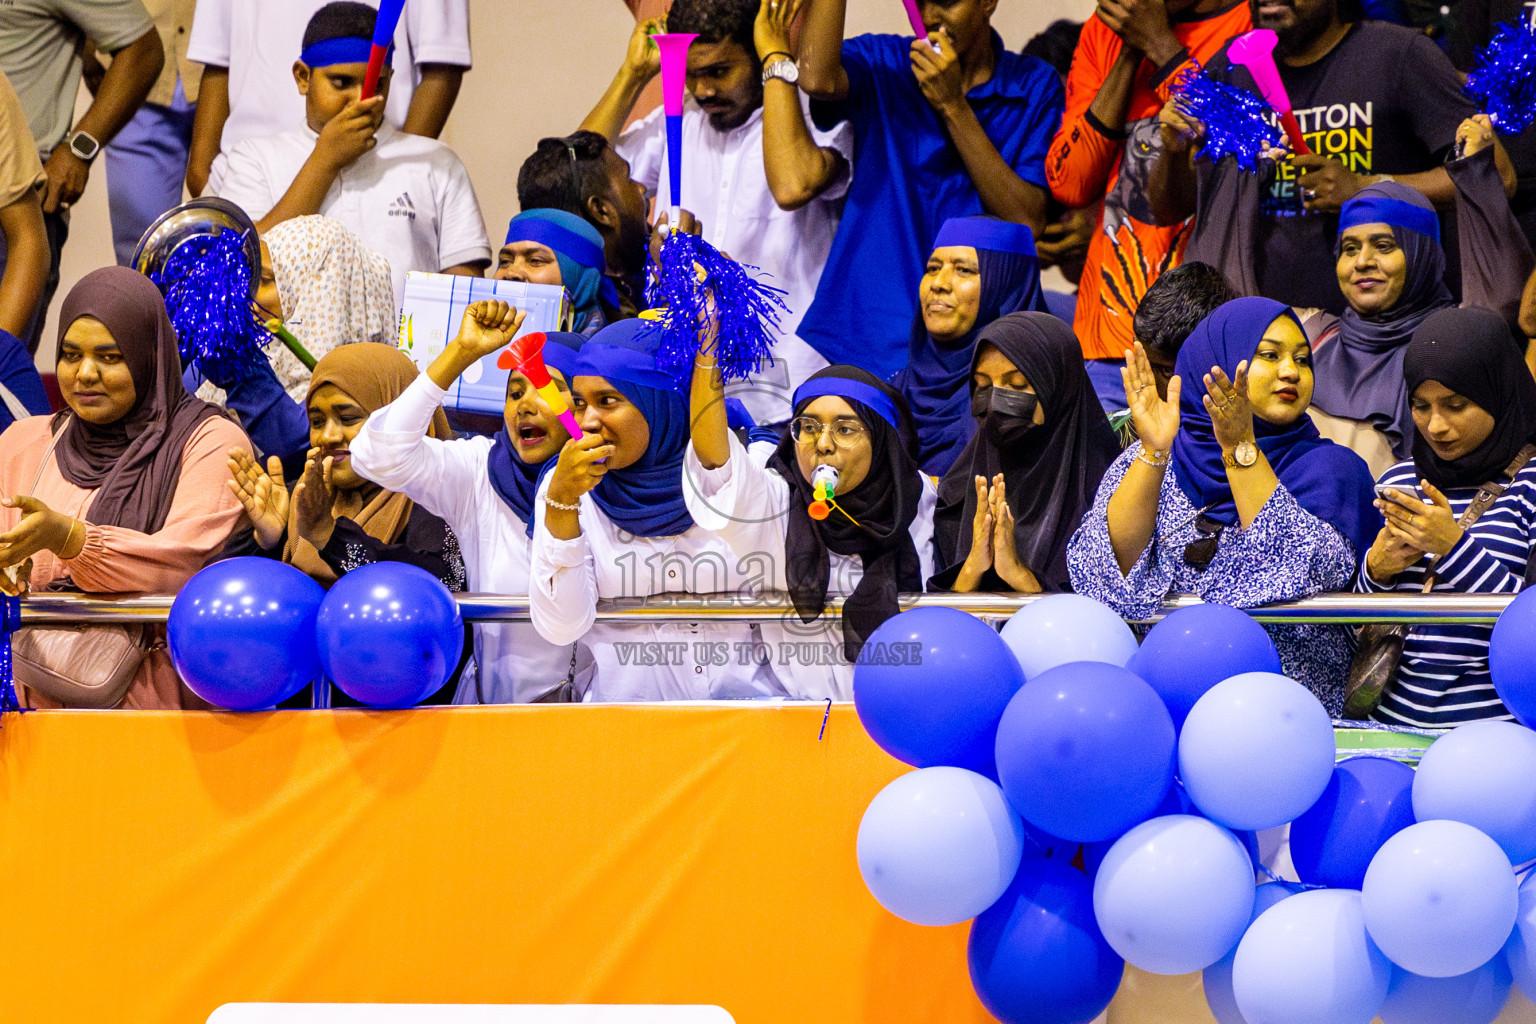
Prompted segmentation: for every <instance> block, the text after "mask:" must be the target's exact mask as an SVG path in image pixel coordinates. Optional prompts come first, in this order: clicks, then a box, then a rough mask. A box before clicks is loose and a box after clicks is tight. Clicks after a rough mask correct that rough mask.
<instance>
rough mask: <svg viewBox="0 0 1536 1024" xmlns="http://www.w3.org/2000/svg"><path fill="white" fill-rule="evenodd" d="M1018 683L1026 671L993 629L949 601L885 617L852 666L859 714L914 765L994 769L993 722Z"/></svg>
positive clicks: (877, 737) (889, 749)
mask: <svg viewBox="0 0 1536 1024" xmlns="http://www.w3.org/2000/svg"><path fill="white" fill-rule="evenodd" d="M874 652H881V653H882V654H888V655H889V656H888V657H880V658H876V657H874ZM1023 685H1024V671H1023V669H1021V668H1019V663H1018V660H1017V659H1015V658H1014V656H1013V654H1012V653H1011V652H1010V651H1009V650H1008V645H1007V644H1005V643H1003V640H1002V638H1001V637H999V636H998V635H997V630H995V629H993V628H992V627H991V626H989V625H987V624H986V623H985V622H982V621H981V620H980V619H978V618H976V617H975V616H974V615H967V614H966V613H965V612H962V611H957V610H955V609H954V608H913V609H911V610H909V611H904V612H902V613H901V614H900V615H896V616H894V617H892V618H890V619H887V620H886V621H885V622H884V623H883V624H882V625H881V626H880V628H879V629H877V630H875V631H874V633H872V634H870V637H869V640H868V642H867V643H866V644H865V645H864V654H863V655H862V656H861V657H860V659H859V661H858V663H856V664H855V665H854V667H853V703H854V706H855V707H857V708H858V711H859V721H861V722H863V723H864V728H865V729H867V730H869V735H870V736H871V737H873V738H874V741H875V742H876V743H878V744H879V745H880V747H881V749H883V750H884V751H885V752H886V753H888V754H890V755H891V756H892V757H894V758H896V759H897V760H898V761H905V762H906V763H907V764H910V765H915V766H916V767H918V768H932V767H934V766H936V765H950V766H952V767H956V768H969V769H970V770H971V771H975V772H981V773H982V774H983V775H990V774H992V773H993V772H994V771H996V769H995V767H994V766H993V763H992V756H993V748H994V746H995V743H996V740H997V722H998V719H1000V718H1002V717H1003V709H1004V708H1006V707H1007V706H1008V701H1009V699H1010V698H1011V697H1012V696H1013V695H1014V694H1015V693H1017V692H1018V689H1019V687H1021V686H1023Z"/></svg>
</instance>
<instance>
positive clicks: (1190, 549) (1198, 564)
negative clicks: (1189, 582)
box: [1184, 515, 1226, 572]
mask: <svg viewBox="0 0 1536 1024" xmlns="http://www.w3.org/2000/svg"><path fill="white" fill-rule="evenodd" d="M1225 526H1226V524H1225V523H1221V522H1217V521H1216V520H1215V519H1212V518H1211V517H1210V516H1204V515H1202V516H1198V517H1196V519H1195V533H1196V537H1195V539H1194V540H1192V541H1190V542H1189V543H1188V544H1187V545H1186V546H1185V548H1184V562H1185V563H1186V564H1187V565H1188V566H1189V567H1190V568H1191V569H1193V570H1195V571H1196V572H1204V571H1205V570H1206V569H1207V568H1209V567H1210V564H1211V562H1212V560H1213V559H1215V557H1216V552H1217V550H1219V549H1220V547H1221V531H1222V530H1223V529H1224V528H1225Z"/></svg>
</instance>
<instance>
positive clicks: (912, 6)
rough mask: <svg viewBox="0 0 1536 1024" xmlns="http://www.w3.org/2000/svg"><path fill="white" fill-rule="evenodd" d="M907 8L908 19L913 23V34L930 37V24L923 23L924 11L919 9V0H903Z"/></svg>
mask: <svg viewBox="0 0 1536 1024" xmlns="http://www.w3.org/2000/svg"><path fill="white" fill-rule="evenodd" d="M901 2H902V4H904V5H905V6H906V8H907V20H908V21H910V22H911V23H912V34H913V35H915V36H917V38H919V39H927V38H928V26H927V25H924V24H923V12H922V11H920V10H918V9H917V0H901Z"/></svg>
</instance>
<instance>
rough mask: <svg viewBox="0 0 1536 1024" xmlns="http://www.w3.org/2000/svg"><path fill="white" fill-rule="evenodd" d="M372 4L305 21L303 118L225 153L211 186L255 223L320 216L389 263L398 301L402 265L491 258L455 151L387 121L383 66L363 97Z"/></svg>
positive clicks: (297, 77)
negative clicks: (295, 126)
mask: <svg viewBox="0 0 1536 1024" xmlns="http://www.w3.org/2000/svg"><path fill="white" fill-rule="evenodd" d="M376 17H377V12H376V11H375V10H374V9H373V8H372V7H369V6H368V5H367V4H362V3H355V2H339V3H329V4H326V5H325V6H324V7H322V8H320V10H319V11H317V12H316V13H315V16H314V17H313V18H311V19H310V21H309V26H308V28H306V29H305V31H304V43H303V50H302V52H301V53H300V55H299V60H298V61H297V62H296V63H295V64H294V66H293V78H294V82H295V83H296V84H297V86H298V90H299V93H300V94H301V95H302V96H303V97H304V110H305V118H306V120H307V122H308V125H307V127H306V128H305V129H303V130H301V131H293V132H283V133H281V134H278V135H267V136H263V137H260V138H253V139H246V140H245V141H243V142H241V143H239V144H238V145H236V146H235V147H234V149H232V150H231V151H230V154H229V167H228V170H227V173H226V174H225V175H224V178H223V180H222V182H220V185H219V189H218V195H219V196H221V197H222V198H225V199H228V200H230V201H231V202H233V203H236V204H237V205H239V206H241V207H243V208H244V209H245V211H246V213H248V214H250V216H251V219H252V220H254V221H255V222H256V227H257V229H258V230H259V231H266V230H267V229H269V228H271V227H272V226H274V225H276V224H280V223H282V222H283V221H285V220H289V219H291V218H293V217H301V216H304V215H306V214H315V213H319V214H324V215H325V216H327V217H331V218H333V219H335V220H337V221H339V222H340V223H341V224H343V225H344V226H345V227H347V228H348V229H350V230H351V231H352V232H353V234H355V235H357V236H358V238H360V239H361V240H362V241H363V243H364V244H365V245H367V246H368V247H369V248H371V249H373V250H374V251H375V252H378V253H379V254H381V255H382V256H384V258H385V259H387V260H388V261H389V266H390V270H391V271H392V275H393V278H394V288H395V302H396V304H397V305H398V304H399V302H400V299H401V296H402V293H403V291H404V288H405V274H406V271H409V270H426V271H435V272H441V273H445V274H461V275H465V276H469V277H479V276H480V275H481V273H482V272H483V271H484V270H485V268H486V267H487V266H489V265H490V261H491V247H490V244H489V243H488V242H487V240H486V237H485V224H484V222H483V221H482V220H481V217H480V204H479V201H478V200H477V199H476V198H475V190H474V186H473V185H472V184H471V183H470V180H469V174H468V173H467V172H466V171H465V170H464V165H463V164H462V163H460V162H459V158H458V157H457V156H455V155H454V153H453V151H452V150H451V149H449V148H448V147H447V146H445V145H443V144H442V143H441V142H438V141H436V140H434V139H427V138H422V137H420V136H415V135H406V134H404V133H402V132H397V131H395V130H394V129H393V128H392V127H391V126H390V125H389V124H388V123H387V122H386V121H385V120H384V105H385V103H386V102H387V100H388V96H389V77H390V73H389V71H388V69H387V68H386V70H385V73H384V76H383V78H381V79H380V82H379V93H378V95H377V96H373V97H371V98H369V99H367V100H364V99H361V98H360V94H361V90H362V84H363V77H364V74H365V73H366V71H367V67H368V54H369V50H370V49H371V46H372V36H373V25H374V21H375V20H376Z"/></svg>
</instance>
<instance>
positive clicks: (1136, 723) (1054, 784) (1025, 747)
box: [997, 661, 1174, 843]
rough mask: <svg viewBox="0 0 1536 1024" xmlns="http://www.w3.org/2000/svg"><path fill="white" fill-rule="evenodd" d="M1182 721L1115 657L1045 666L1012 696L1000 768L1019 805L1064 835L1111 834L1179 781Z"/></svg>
mask: <svg viewBox="0 0 1536 1024" xmlns="http://www.w3.org/2000/svg"><path fill="white" fill-rule="evenodd" d="M1173 749H1174V735H1173V720H1172V719H1170V718H1169V717H1168V709H1167V708H1165V707H1163V702H1162V701H1161V700H1159V699H1158V696H1157V694H1156V693H1154V692H1152V687H1150V686H1148V685H1147V684H1146V683H1144V682H1142V681H1141V680H1140V679H1139V678H1137V677H1136V676H1135V675H1132V674H1131V673H1130V672H1128V671H1126V670H1125V669H1123V668H1120V667H1118V666H1115V665H1106V664H1103V663H1101V662H1086V661H1085V662H1075V663H1072V664H1067V665H1062V666H1060V667H1059V668H1053V669H1050V670H1049V671H1046V672H1043V673H1041V674H1040V675H1038V676H1036V677H1034V678H1032V679H1030V681H1029V682H1027V683H1025V684H1024V688H1023V689H1021V690H1020V691H1019V692H1018V693H1016V694H1014V697H1013V700H1011V701H1009V702H1008V710H1006V711H1004V712H1003V720H1002V722H1001V723H1000V724H999V725H998V727H997V772H998V779H999V780H1000V781H1001V782H1002V784H1003V792H1005V793H1007V794H1008V802H1009V803H1010V804H1012V805H1013V809H1014V810H1016V811H1018V812H1019V814H1021V815H1023V817H1024V820H1026V821H1028V822H1029V823H1030V824H1031V825H1034V826H1036V827H1037V828H1040V829H1043V830H1044V831H1046V832H1048V833H1050V834H1051V835H1053V836H1060V837H1061V838H1063V839H1066V840H1069V841H1072V842H1079V843H1091V842H1097V841H1099V840H1102V839H1112V838H1114V837H1115V836H1118V835H1121V834H1122V833H1124V832H1125V830H1126V829H1128V828H1130V827H1131V826H1132V825H1134V824H1136V823H1137V822H1139V821H1143V820H1145V819H1146V818H1147V817H1148V816H1150V815H1151V814H1152V812H1153V811H1154V810H1156V809H1157V806H1158V804H1160V803H1161V802H1162V800H1163V797H1164V795H1166V794H1167V792H1168V787H1169V785H1170V784H1171V783H1172V782H1173Z"/></svg>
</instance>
